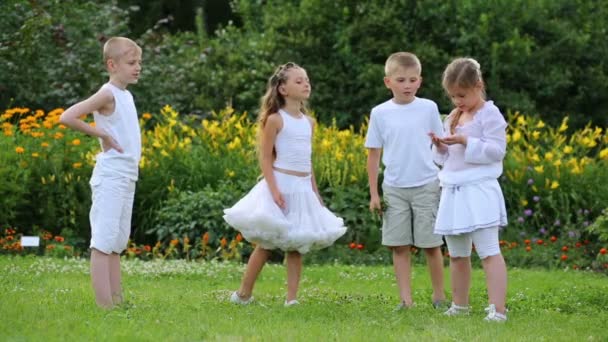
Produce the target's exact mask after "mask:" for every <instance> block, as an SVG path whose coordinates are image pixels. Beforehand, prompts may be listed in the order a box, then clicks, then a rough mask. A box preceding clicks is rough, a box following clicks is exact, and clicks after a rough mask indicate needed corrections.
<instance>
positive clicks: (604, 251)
mask: <svg viewBox="0 0 608 342" xmlns="http://www.w3.org/2000/svg"><path fill="white" fill-rule="evenodd" d="M607 252H608V251H606V248H602V249H600V254H606V253H607Z"/></svg>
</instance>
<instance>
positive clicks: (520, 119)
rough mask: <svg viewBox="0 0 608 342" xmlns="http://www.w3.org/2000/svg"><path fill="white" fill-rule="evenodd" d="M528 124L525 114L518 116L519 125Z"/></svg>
mask: <svg viewBox="0 0 608 342" xmlns="http://www.w3.org/2000/svg"><path fill="white" fill-rule="evenodd" d="M525 124H526V117H525V116H523V115H522V116H518V117H517V125H519V126H524V125H525Z"/></svg>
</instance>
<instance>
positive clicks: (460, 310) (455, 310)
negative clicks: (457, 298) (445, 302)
mask: <svg viewBox="0 0 608 342" xmlns="http://www.w3.org/2000/svg"><path fill="white" fill-rule="evenodd" d="M469 310H470V308H469V306H460V305H456V304H454V302H452V305H451V306H450V308H449V309H448V310H447V311H445V312H444V313H443V314H444V315H446V316H458V315H468V314H469Z"/></svg>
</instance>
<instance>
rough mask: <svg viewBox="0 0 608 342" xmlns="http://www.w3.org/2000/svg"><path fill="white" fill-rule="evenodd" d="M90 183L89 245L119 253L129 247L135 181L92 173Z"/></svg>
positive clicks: (103, 251)
mask: <svg viewBox="0 0 608 342" xmlns="http://www.w3.org/2000/svg"><path fill="white" fill-rule="evenodd" d="M89 183H90V184H91V191H92V199H93V203H92V205H91V212H90V213H89V220H90V222H91V246H90V247H91V248H95V249H96V250H98V251H100V252H102V253H106V254H111V253H117V254H120V253H121V252H122V251H124V250H125V249H126V248H127V244H128V243H129V235H130V234H131V214H132V212H133V198H134V197H135V181H134V180H131V179H129V178H126V177H122V176H115V177H109V176H101V175H98V174H96V173H95V172H93V176H92V177H91V181H90V182H89Z"/></svg>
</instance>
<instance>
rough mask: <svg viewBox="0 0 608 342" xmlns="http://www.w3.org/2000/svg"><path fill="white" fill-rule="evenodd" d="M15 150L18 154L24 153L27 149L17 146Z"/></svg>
mask: <svg viewBox="0 0 608 342" xmlns="http://www.w3.org/2000/svg"><path fill="white" fill-rule="evenodd" d="M15 152H17V153H18V154H23V152H25V149H24V148H23V147H21V146H17V147H16V148H15Z"/></svg>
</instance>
